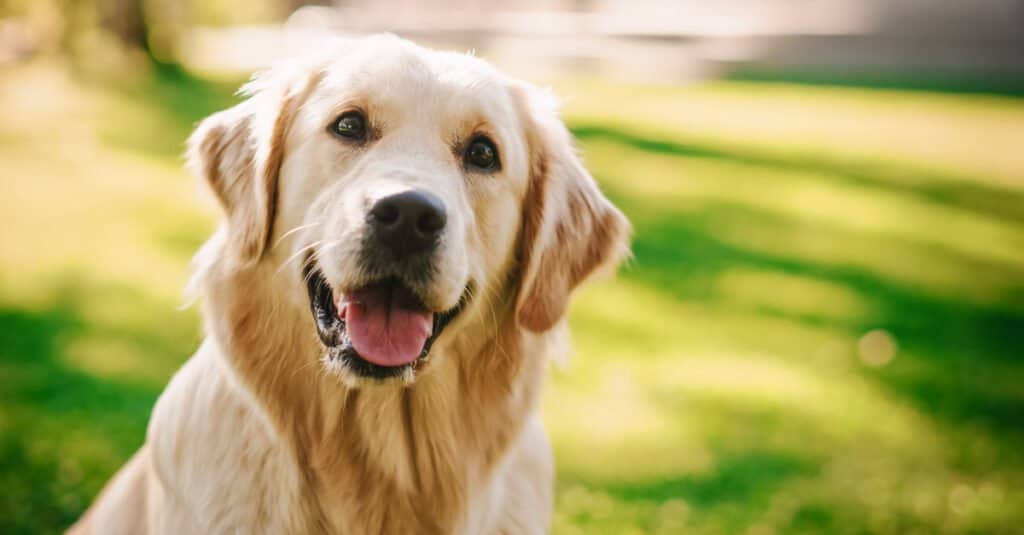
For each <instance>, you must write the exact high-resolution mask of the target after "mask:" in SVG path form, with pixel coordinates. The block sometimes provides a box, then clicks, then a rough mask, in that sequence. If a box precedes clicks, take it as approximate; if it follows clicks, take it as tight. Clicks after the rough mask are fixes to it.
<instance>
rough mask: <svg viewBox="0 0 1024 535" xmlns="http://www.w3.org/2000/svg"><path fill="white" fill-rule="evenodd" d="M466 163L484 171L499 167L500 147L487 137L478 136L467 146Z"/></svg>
mask: <svg viewBox="0 0 1024 535" xmlns="http://www.w3.org/2000/svg"><path fill="white" fill-rule="evenodd" d="M465 158H466V163H467V164H469V165H472V166H473V167H477V168H480V169H482V170H484V171H493V170H495V169H497V168H498V149H497V148H495V147H494V142H492V141H491V140H490V139H487V138H486V137H483V136H481V137H478V138H476V139H474V140H473V141H472V142H470V144H469V146H468V147H466V156H465Z"/></svg>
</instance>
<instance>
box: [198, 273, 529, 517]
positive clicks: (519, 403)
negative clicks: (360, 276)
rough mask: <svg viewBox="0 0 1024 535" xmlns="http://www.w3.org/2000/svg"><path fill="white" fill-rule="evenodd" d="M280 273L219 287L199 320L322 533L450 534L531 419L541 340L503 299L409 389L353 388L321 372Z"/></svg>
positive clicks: (446, 341) (305, 322)
mask: <svg viewBox="0 0 1024 535" xmlns="http://www.w3.org/2000/svg"><path fill="white" fill-rule="evenodd" d="M272 271H273V270H269V269H268V268H265V267H260V266H256V267H254V268H249V269H244V270H233V271H231V272H230V273H228V274H225V275H221V276H213V277H211V278H210V279H211V280H209V281H207V283H206V284H205V291H206V292H207V294H208V295H210V294H216V295H215V296H212V297H214V298H209V299H206V301H205V303H206V304H205V310H204V312H205V316H206V318H207V325H208V330H209V332H210V334H211V335H212V336H214V337H215V338H216V340H217V343H218V344H219V346H220V347H221V350H222V351H221V352H222V353H223V354H224V355H226V357H227V359H228V360H229V363H230V365H231V366H230V367H231V369H232V370H234V372H235V373H237V375H238V376H239V377H240V379H241V382H242V384H244V385H245V386H246V387H247V388H249V389H250V391H251V392H252V393H253V394H254V397H255V398H256V399H257V400H258V401H259V402H260V404H261V405H262V407H263V409H264V410H266V411H267V413H268V416H269V417H270V420H271V421H272V422H273V423H274V425H275V426H276V428H277V431H278V432H279V433H280V434H281V437H282V439H283V440H284V441H285V442H286V443H287V444H288V445H289V446H290V447H291V448H292V449H293V453H294V456H295V459H296V462H297V463H298V464H299V466H300V469H301V470H303V471H304V473H305V475H306V480H307V483H308V487H309V492H310V493H312V495H313V496H314V497H315V499H316V501H317V503H318V504H319V511H320V513H321V515H322V518H321V519H320V520H319V521H318V522H317V523H322V524H324V527H325V528H328V529H330V530H331V531H334V530H341V531H343V532H349V533H371V532H374V533H414V532H416V533H423V532H431V531H436V532H450V531H452V530H453V529H454V528H456V527H457V526H459V525H460V524H461V523H462V522H464V521H465V520H466V519H465V518H464V513H465V511H466V509H467V506H468V504H469V501H470V500H472V499H473V498H474V496H476V495H479V494H482V493H481V492H479V491H480V490H481V488H482V487H484V486H486V485H488V483H489V481H490V479H491V478H492V477H493V474H494V471H495V469H496V467H497V466H498V463H499V461H500V460H501V459H502V457H503V455H504V454H505V453H506V451H507V450H508V448H509V446H510V444H511V443H512V441H513V440H514V439H515V438H516V437H517V436H518V435H519V433H520V432H521V430H522V427H523V425H524V423H525V422H526V421H527V419H528V418H529V417H530V414H531V411H532V410H533V406H534V405H535V402H536V399H537V395H538V392H539V387H540V384H541V383H542V378H543V375H544V368H545V363H546V357H545V355H544V353H545V349H546V348H545V347H543V346H544V344H545V340H544V339H543V337H540V336H533V335H528V334H524V333H523V332H522V331H521V330H520V329H518V328H517V327H516V325H515V321H514V314H513V311H512V305H511V302H512V299H511V298H510V297H508V296H506V298H504V299H503V300H502V301H503V302H502V303H500V304H497V305H495V306H492V307H490V308H492V309H493V310H485V311H482V313H481V314H464V315H465V316H467V317H463V318H460V320H459V321H458V322H457V323H456V324H453V325H452V328H451V329H450V332H446V334H445V336H444V337H443V338H442V339H441V340H439V343H438V344H437V345H435V347H434V349H433V350H432V353H435V354H434V355H432V358H431V361H430V363H429V364H428V367H427V368H426V369H425V370H423V372H422V373H419V376H418V377H417V379H416V381H415V382H414V383H413V384H412V385H408V386H401V385H366V386H359V387H356V388H351V387H347V386H345V384H344V383H343V381H342V380H341V378H339V377H337V376H335V375H334V374H331V373H327V372H325V370H324V369H323V366H322V364H321V363H320V362H319V358H320V356H321V355H322V354H323V348H322V347H321V346H320V345H319V343H318V342H317V338H316V336H315V334H314V330H313V328H314V327H313V324H312V320H311V318H310V316H309V312H308V311H307V310H306V309H304V308H303V307H300V306H296V304H295V303H288V302H286V300H285V299H283V298H282V297H281V295H282V294H281V291H280V288H277V289H275V288H274V287H273V285H274V284H283V282H282V281H281V280H280V279H281V278H282V277H276V278H275V277H273V276H272ZM506 293H507V292H506ZM465 312H467V313H468V312H471V311H470V310H467V311H465ZM492 312H493V314H492ZM469 316H474V317H469ZM467 325H470V327H467ZM469 332H472V333H473V336H472V337H469V336H467V334H468V333H469ZM356 511H358V512H357V513H356Z"/></svg>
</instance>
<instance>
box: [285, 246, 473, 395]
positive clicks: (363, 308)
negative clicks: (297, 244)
mask: <svg viewBox="0 0 1024 535" xmlns="http://www.w3.org/2000/svg"><path fill="white" fill-rule="evenodd" d="M315 264H316V263H315V260H313V258H312V257H311V258H309V259H307V261H306V264H305V266H304V267H303V276H304V277H305V279H306V290H307V291H308V292H309V302H310V309H311V311H312V313H313V319H314V322H315V323H316V331H317V335H319V336H320V341H321V342H323V344H324V346H326V347H327V351H328V354H327V358H329V359H338V360H340V361H341V362H342V363H343V364H344V365H346V366H347V367H348V369H350V370H352V372H354V373H355V374H356V375H359V376H363V377H373V378H378V379H386V378H390V377H399V376H402V375H404V374H405V373H406V371H407V370H410V369H413V370H414V369H416V367H417V366H418V365H419V364H420V363H422V362H424V361H426V359H427V357H428V355H429V353H430V347H431V346H432V345H433V343H434V341H435V340H436V339H437V337H438V336H440V335H441V332H442V331H444V328H445V327H447V326H448V324H450V323H451V321H452V320H453V319H454V318H455V316H456V315H458V313H459V312H460V311H461V310H462V308H463V307H464V306H465V302H466V296H467V294H468V287H467V291H466V292H463V295H462V298H461V299H459V302H458V304H456V305H455V306H454V307H452V308H450V309H448V310H446V311H443V312H434V311H432V310H430V309H429V308H427V306H426V305H424V304H423V301H422V300H421V299H420V298H419V297H418V296H417V295H416V293H415V292H413V290H412V289H410V288H409V287H408V286H407V285H406V284H405V283H403V282H402V281H401V280H400V279H398V278H389V279H384V280H380V281H375V282H373V283H370V284H367V285H365V286H362V287H360V288H357V289H355V290H353V291H351V292H347V293H346V294H344V295H340V296H337V297H336V296H335V294H334V291H333V290H332V289H331V286H330V284H328V282H327V279H326V278H324V275H323V273H321V272H320V270H319V269H317V267H316V265H315Z"/></svg>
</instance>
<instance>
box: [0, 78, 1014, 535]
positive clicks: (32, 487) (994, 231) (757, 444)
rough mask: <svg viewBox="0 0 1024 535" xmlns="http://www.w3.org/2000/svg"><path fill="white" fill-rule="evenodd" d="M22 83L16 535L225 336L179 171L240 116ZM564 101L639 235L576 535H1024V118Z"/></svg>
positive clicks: (687, 98)
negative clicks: (184, 159)
mask: <svg viewBox="0 0 1024 535" xmlns="http://www.w3.org/2000/svg"><path fill="white" fill-rule="evenodd" d="M0 78H2V79H0V93H2V94H0V97H2V98H0V110H2V112H3V117H5V121H4V123H3V124H2V125H0V225H2V228H3V229H4V230H3V231H2V232H0V377H3V381H2V382H0V487H2V488H3V489H5V490H4V492H3V494H2V498H0V532H3V533H49V532H54V531H59V530H60V529H61V528H63V527H64V526H66V525H67V524H69V523H70V522H71V521H72V520H73V519H74V518H76V517H77V515H78V514H80V512H81V511H82V510H83V508H84V507H85V506H86V505H87V504H88V503H89V501H90V500H91V499H92V497H93V496H94V495H95V493H96V492H98V490H99V489H100V487H101V486H102V484H103V483H104V482H105V481H106V479H107V478H108V477H109V476H110V475H111V474H112V473H113V472H114V470H115V469H116V468H117V467H118V466H119V465H120V464H121V463H123V462H124V460H125V459H127V457H128V456H129V455H130V454H131V453H132V452H133V451H134V450H135V449H136V448H137V447H138V446H139V445H140V443H141V441H142V439H143V435H144V430H145V425H146V421H147V418H148V413H149V410H150V407H151V406H152V403H153V401H154V400H155V399H156V396H157V395H158V394H159V392H160V390H161V389H162V387H163V385H164V384H165V383H166V381H167V379H168V378H169V376H170V375H171V374H172V373H173V372H174V370H175V369H176V368H177V367H178V366H179V365H180V364H181V362H182V361H183V360H184V359H185V358H187V356H188V355H189V354H190V353H191V351H192V350H193V349H194V348H195V347H196V345H197V343H198V341H199V333H198V328H197V325H198V319H197V316H196V313H195V311H194V310H186V311H180V310H179V305H180V303H181V298H180V289H181V288H182V286H183V284H184V280H185V278H186V275H187V263H188V259H189V257H190V255H191V253H192V252H193V251H194V250H195V248H196V247H197V246H198V245H199V244H200V243H201V242H202V240H203V239H204V238H205V237H206V236H207V235H208V234H209V232H210V231H211V230H212V228H213V218H214V215H213V214H214V211H213V210H212V208H211V205H212V203H209V202H205V201H203V200H202V199H201V197H200V196H199V195H198V194H197V193H196V190H197V188H196V185H195V182H194V180H192V179H190V178H189V177H188V176H187V175H186V174H185V173H184V172H183V171H181V165H180V164H181V162H180V159H179V156H178V155H179V154H180V147H181V142H182V140H183V139H184V138H185V136H186V135H187V134H188V132H189V130H190V128H191V127H192V125H193V124H194V122H195V121H197V120H198V119H200V118H201V117H202V116H204V115H206V114H207V113H210V112H212V111H214V110H216V109H219V108H221V107H224V106H226V105H228V104H229V103H230V102H232V101H233V98H232V97H231V95H230V93H231V88H230V87H229V86H225V85H221V84H215V83H207V82H203V81H200V80H196V79H193V78H190V77H188V76H184V75H182V74H181V73H177V72H174V71H169V70H163V71H157V72H154V73H151V74H150V76H148V77H140V78H138V79H137V80H135V81H134V82H132V83H127V84H121V85H119V86H118V87H115V88H111V87H109V85H98V84H95V83H94V84H83V83H80V82H76V81H75V80H74V79H73V78H71V77H70V76H69V75H68V74H67V71H66V70H65V69H64V68H63V66H62V65H61V64H59V63H56V62H51V63H47V62H39V63H36V64H33V65H28V66H23V67H19V68H16V69H13V70H8V71H4V72H3V73H0ZM559 90H560V92H561V93H562V94H565V95H567V96H569V97H570V102H569V105H568V107H567V110H566V114H567V117H568V119H569V121H570V124H571V126H572V128H573V131H574V132H575V134H576V135H577V137H578V139H579V140H580V142H581V145H582V148H583V150H584V154H585V156H586V160H587V162H588V165H589V167H590V169H591V170H592V171H593V173H594V175H595V176H596V177H597V178H598V179H599V180H600V181H601V182H602V185H603V187H604V188H605V190H606V191H607V192H608V194H609V195H610V196H611V197H612V198H613V199H614V200H615V202H616V203H617V204H619V205H620V206H621V207H622V208H623V209H624V210H625V211H626V212H627V214H628V215H629V216H630V218H631V219H632V221H633V222H634V225H635V227H636V238H635V242H634V251H635V259H634V260H633V262H632V263H631V264H630V265H629V266H628V267H627V268H626V269H624V270H623V272H622V273H621V274H620V276H619V277H618V279H616V280H613V281H605V282H601V283H598V284H595V285H593V286H592V287H590V288H588V289H586V290H584V291H583V292H581V293H580V294H579V296H578V299H577V301H576V303H575V305H574V307H573V312H572V317H571V325H572V327H573V333H574V342H575V352H574V355H573V356H572V357H571V359H570V360H569V362H568V364H567V365H566V366H564V367H556V369H555V370H554V371H553V373H552V376H553V378H552V381H551V382H550V383H549V385H548V389H547V393H546V396H545V400H544V405H543V410H544V414H545V419H546V421H547V423H548V429H549V432H550V434H551V437H552V441H553V443H554V447H555V450H556V455H557V459H558V477H559V479H558V496H557V513H556V519H555V528H556V532H558V533H563V534H570V533H609V534H611V533H615V534H619V533H679V532H684V531H685V532H690V533H751V534H755V533H756V534H761V533H913V532H918V533H1001V532H1003V533H1009V532H1012V531H1013V530H1014V529H1015V527H1016V526H1020V525H1024V495H1022V494H1021V493H1020V489H1021V488H1024V388H1022V386H1021V385H1022V384H1024V361H1022V360H1021V357H1022V356H1024V355H1022V354H1021V350H1022V349H1021V348H1022V347H1024V151H1021V150H1020V147H1019V145H1020V140H1021V139H1024V100H1015V99H1012V98H1003V97H993V96H980V95H956V94H932V93H921V92H900V91H890V90H865V89H849V88H846V89H841V88H830V87H805V86H795V85H779V84H758V83H744V82H716V83H708V84H702V85H697V86H691V87H685V88H679V87H640V86H625V85H612V84H609V83H606V82H594V81H581V80H577V81H573V82H567V83H564V84H561V85H560V86H559ZM868 333H872V334H870V335H868V336H865V335H866V334H868ZM887 344H891V345H889V346H887Z"/></svg>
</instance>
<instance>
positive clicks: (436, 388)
mask: <svg viewBox="0 0 1024 535" xmlns="http://www.w3.org/2000/svg"><path fill="white" fill-rule="evenodd" d="M247 97H248V98H247V100H246V101H245V102H243V103H241V104H239V105H238V106H236V107H235V108H232V109H231V110H227V111H225V112H221V113H219V114H215V115H213V116H211V117H210V118H209V119H207V120H206V121H204V122H203V124H202V125H200V127H199V128H198V129H197V131H196V133H195V134H194V135H193V137H192V139H191V140H190V147H191V148H190V162H191V164H192V167H193V169H194V170H195V171H196V173H197V174H199V175H200V176H202V177H203V178H204V179H205V180H206V181H207V182H208V183H209V185H210V187H211V189H212V190H213V191H214V193H215V194H216V196H217V198H218V200H219V201H220V202H221V204H222V206H223V208H224V212H225V223H224V225H222V227H221V228H220V229H219V230H218V232H217V233H216V234H215V235H214V237H212V238H211V240H210V241H209V242H208V243H207V244H206V245H205V246H204V247H203V249H202V250H201V251H200V253H199V255H197V261H196V274H195V277H194V289H195V291H196V292H197V293H198V294H199V295H201V296H202V299H203V315H204V318H205V327H206V334H207V338H206V341H205V342H204V343H203V344H202V346H201V347H200V348H199V350H198V351H197V352H196V354H195V355H193V356H192V358H191V359H190V360H189V361H188V362H187V363H186V364H185V366H184V367H183V368H182V369H181V370H180V371H179V372H178V373H177V374H176V375H175V376H174V378H173V379H172V380H171V382H170V384H169V385H168V387H167V389H166V390H165V391H164V393H163V395H162V396H161V397H160V400H159V401H158V402H157V405H156V407H155V408H154V411H153V415H152V418H151V420H150V425H149V430H148V434H147V441H146V445H145V446H144V447H143V448H142V449H141V450H140V451H139V452H138V453H137V454H136V456H135V457H134V458H133V459H132V460H131V461H129V463H128V464H127V465H125V467H124V468H123V469H122V470H121V471H120V472H119V473H118V475H116V476H115V477H114V479H112V480H111V482H110V483H109V484H108V486H107V488H106V489H105V490H104V491H103V493H102V494H101V495H100V497H99V498H98V499H97V501H96V503H95V504H94V505H93V506H92V508H91V509H90V510H89V511H88V512H87V513H86V515H85V516H83V518H82V519H81V520H80V521H79V523H78V524H76V525H75V526H73V527H72V529H71V532H73V533H132V534H139V533H166V534H179V533H268V534H287V533H303V534H307V533H357V534H363V533H509V534H511V533H544V532H546V531H547V530H548V528H549V524H550V520H551V507H552V499H553V496H552V492H553V489H552V484H553V463H552V458H551V452H550V447H549V445H548V442H547V438H546V436H545V433H544V431H543V428H542V426H541V424H540V420H539V417H538V414H537V407H536V402H537V397H538V394H539V391H540V387H541V384H542V382H543V376H544V373H545V370H546V367H547V362H548V353H549V348H550V346H551V345H552V344H554V343H556V342H557V341H558V340H560V339H561V335H560V330H561V329H563V328H564V325H563V323H564V322H562V321H561V319H562V317H563V314H564V312H565V308H566V304H567V302H568V300H569V298H570V295H571V293H572V290H573V289H574V288H575V287H577V286H578V285H579V284H580V283H581V282H583V280H585V279H586V278H588V277H589V276H590V274H591V273H593V272H594V271H595V270H597V269H598V268H601V267H603V266H611V265H614V264H616V263H618V261H619V260H620V259H621V258H622V256H624V255H625V254H626V252H627V238H628V233H629V225H628V223H627V222H626V220H625V218H624V217H623V216H622V214H621V213H619V211H618V210H616V209H615V208H614V207H613V206H612V205H611V204H610V203H608V201H607V200H606V199H605V198H604V197H603V196H602V195H601V193H600V191H599V190H598V189H597V187H596V185H595V184H594V182H593V180H592V179H591V178H590V176H589V175H588V174H587V173H586V171H585V170H584V169H583V167H582V165H581V164H580V162H579V160H578V158H577V157H576V156H575V154H574V153H573V151H572V149H571V146H570V136H569V135H568V133H567V132H566V130H565V128H564V127H563V126H562V124H561V122H560V121H559V120H558V119H557V116H556V115H555V112H554V110H553V109H551V108H550V107H549V106H548V105H547V104H545V102H547V100H546V98H547V97H545V96H544V95H543V94H542V93H541V92H539V91H538V90H536V89H534V88H532V87H531V86H528V85H527V84H524V83H522V82H518V81H514V80H510V79H508V78H506V77H504V76H502V75H500V74H499V73H497V72H495V71H494V70H493V69H491V68H490V67H488V66H487V65H486V64H485V63H483V62H482V61H480V60H478V59H475V58H472V57H467V56H460V55H455V54H450V53H440V52H432V51H428V50H424V49H422V48H419V47H416V46H415V45H412V44H411V43H408V42H406V41H402V40H399V39H397V38H394V37H390V36H379V37H373V38H369V39H365V40H360V41H353V42H344V43H342V44H339V45H338V46H337V47H333V48H331V49H329V50H327V51H325V52H324V53H322V54H318V55H316V56H312V57H308V58H299V59H296V60H294V61H291V62H289V63H288V64H286V65H284V66H281V67H277V68H274V69H272V70H271V71H269V72H268V73H267V74H266V75H264V76H262V77H260V78H258V79H257V80H256V81H255V82H254V83H253V84H251V85H250V86H249V88H248V92H247ZM352 106H357V107H358V108H359V109H362V110H365V111H366V112H367V115H368V117H370V118H371V121H374V120H375V128H376V129H377V135H378V137H377V138H375V139H374V140H373V141H372V142H371V143H368V144H367V145H366V146H365V147H359V148H354V147H351V146H346V145H344V144H343V143H341V142H339V140H337V139H334V138H332V137H331V136H329V135H328V134H327V133H326V132H325V131H324V126H325V125H326V124H327V123H328V122H329V120H330V119H331V118H332V117H335V116H337V114H338V113H340V112H341V111H344V110H345V109H348V108H351V107H352ZM481 131H483V132H485V133H487V134H488V135H489V136H491V137H492V138H493V139H494V140H495V142H496V143H497V144H498V146H499V151H500V154H501V162H502V167H501V170H500V171H499V172H497V173H495V174H493V175H474V174H472V173H471V172H469V171H467V170H466V169H464V168H463V166H462V165H461V162H460V160H459V158H458V157H456V156H454V155H453V147H458V146H459V143H460V142H461V141H462V140H465V139H466V138H467V137H468V136H471V135H473V134H474V133H479V132H481ZM410 187H418V188H426V189H429V190H430V191H432V192H435V193H437V194H438V195H439V196H440V197H441V198H442V199H443V200H444V202H445V205H446V206H447V207H448V211H449V225H448V226H447V227H446V230H445V232H446V235H445V238H444V240H443V242H442V255H441V256H440V260H439V262H440V263H439V265H438V268H439V275H440V277H438V278H437V280H435V281H434V282H433V283H432V284H431V286H430V287H429V288H425V289H424V292H425V293H426V294H427V298H426V299H425V301H427V304H428V305H429V306H431V307H432V308H435V309H436V310H443V309H446V308H449V307H451V306H453V305H454V303H455V302H456V300H457V299H458V297H459V295H460V293H461V291H462V288H464V287H465V286H466V285H467V283H468V281H473V283H475V285H476V292H475V293H474V294H473V296H472V299H471V300H470V302H469V305H468V307H467V308H466V309H465V310H464V311H463V312H462V313H461V314H460V316H459V317H458V318H457V319H456V321H455V322H454V323H452V325H450V326H449V327H448V329H447V330H446V331H445V332H444V333H443V335H442V336H441V337H440V338H439V339H438V340H437V342H436V343H435V345H434V347H433V349H432V351H431V357H430V360H429V362H427V363H426V364H425V365H424V366H423V367H421V368H417V370H416V372H415V373H414V374H412V373H411V374H410V375H409V376H408V377H406V378H405V379H404V381H393V382H388V383H384V384H376V383H374V384H369V383H366V382H364V381H360V380H358V379H357V378H355V377H353V376H352V375H351V373H350V372H348V371H347V370H345V369H342V368H339V367H338V366H337V365H334V364H332V363H329V362H326V361H322V360H321V356H322V355H323V354H324V348H323V347H322V346H321V345H320V342H319V340H318V338H317V337H316V334H315V330H314V326H313V323H312V320H311V318H310V313H309V310H308V306H309V305H308V298H307V296H306V294H305V290H304V286H303V284H302V280H301V272H300V269H299V263H300V262H298V261H296V260H295V259H296V258H300V257H301V255H302V253H304V252H305V251H307V250H315V251H317V254H318V257H319V258H320V261H321V262H322V265H323V271H324V273H325V275H326V276H327V278H328V280H329V281H330V282H331V284H332V285H337V287H339V288H344V287H346V286H351V285H354V284H359V283H360V282H361V281H363V279H364V278H365V277H366V276H367V275H366V274H364V273H361V272H360V268H359V266H358V265H356V264H355V263H354V260H353V259H354V257H355V254H354V251H355V247H356V245H357V244H358V238H359V236H360V232H361V223H360V221H361V220H362V213H363V210H364V209H365V206H366V203H367V202H368V201H369V200H372V199H373V198H375V196H379V195H382V194H386V193H388V192H394V191H399V190H402V189H406V188H410ZM329 244H334V245H329Z"/></svg>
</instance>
